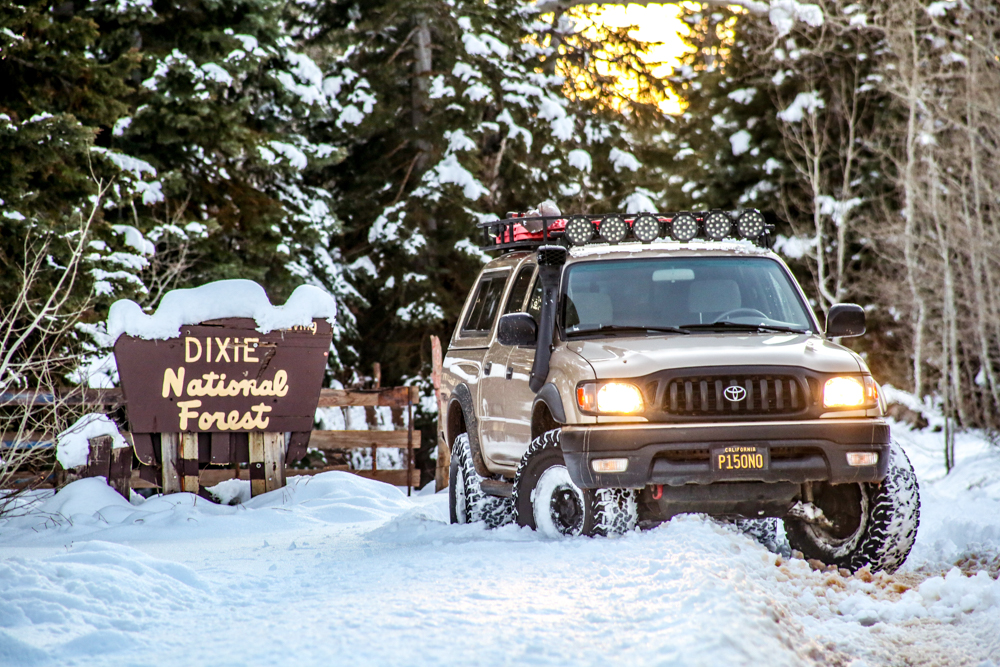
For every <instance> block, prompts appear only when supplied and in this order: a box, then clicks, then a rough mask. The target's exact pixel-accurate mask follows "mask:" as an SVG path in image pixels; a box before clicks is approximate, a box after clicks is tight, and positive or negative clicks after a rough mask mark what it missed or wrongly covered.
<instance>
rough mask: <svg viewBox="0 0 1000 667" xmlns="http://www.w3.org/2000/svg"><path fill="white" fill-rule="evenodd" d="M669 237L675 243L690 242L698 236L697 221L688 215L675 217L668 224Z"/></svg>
mask: <svg viewBox="0 0 1000 667" xmlns="http://www.w3.org/2000/svg"><path fill="white" fill-rule="evenodd" d="M670 235H671V236H672V237H673V238H674V240H675V241H681V242H684V243H686V242H687V241H690V240H691V239H693V238H694V237H696V236H698V219H697V218H695V217H694V216H693V215H691V214H690V213H681V214H680V215H677V216H675V217H674V219H673V220H672V221H671V222H670Z"/></svg>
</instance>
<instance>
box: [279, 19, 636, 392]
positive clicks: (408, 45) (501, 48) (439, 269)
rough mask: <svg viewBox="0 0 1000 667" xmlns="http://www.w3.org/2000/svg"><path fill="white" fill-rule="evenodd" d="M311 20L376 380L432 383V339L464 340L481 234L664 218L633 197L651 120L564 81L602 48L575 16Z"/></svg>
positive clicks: (300, 24)
mask: <svg viewBox="0 0 1000 667" xmlns="http://www.w3.org/2000/svg"><path fill="white" fill-rule="evenodd" d="M296 9H297V23H296V30H297V34H296V37H297V38H299V39H302V40H304V41H305V43H306V44H307V45H308V50H309V53H311V54H313V55H314V57H315V58H316V59H317V61H318V62H319V63H320V65H321V67H322V69H323V71H324V77H325V78H324V84H323V85H324V89H325V90H326V91H327V92H329V93H330V94H331V95H332V96H334V97H335V99H336V101H337V104H336V105H335V108H337V109H339V115H336V117H335V118H333V120H332V122H331V123H330V124H329V126H328V127H327V128H326V129H327V134H325V135H322V134H321V135H318V136H317V138H316V140H317V141H325V142H329V143H331V144H335V145H338V146H343V147H344V148H345V150H346V158H345V159H344V161H343V162H340V163H339V164H337V165H333V166H331V167H330V168H329V169H328V170H327V172H326V174H327V176H326V177H327V178H328V181H327V182H330V183H332V184H333V185H332V188H333V193H334V199H335V203H334V208H335V211H336V213H337V215H338V217H339V218H340V219H341V220H343V221H344V225H345V229H346V236H345V240H346V252H347V256H348V258H349V260H350V262H351V263H350V267H351V271H352V278H353V280H354V281H355V282H356V284H358V286H359V289H360V291H361V292H362V294H363V296H364V297H365V299H366V301H367V303H368V306H367V307H365V308H360V309H358V311H357V313H358V330H359V334H360V335H359V351H360V353H361V365H362V366H363V367H365V368H367V367H370V364H371V363H372V362H375V361H378V362H380V363H382V368H383V369H385V370H386V376H385V379H386V380H387V381H390V382H395V381H398V380H400V379H401V378H402V377H403V376H412V375H414V374H416V373H418V372H420V371H421V370H422V366H423V363H424V362H425V361H426V359H423V358H422V353H425V352H426V350H425V349H424V348H426V347H427V337H428V335H429V334H432V333H434V334H438V335H447V334H448V333H450V330H451V327H452V326H454V324H455V321H456V319H457V316H458V311H459V309H460V308H461V305H462V302H463V300H464V298H465V296H466V294H467V293H468V290H469V288H470V287H471V281H472V280H473V278H474V277H475V275H476V272H477V270H478V267H479V266H481V262H482V257H481V254H480V253H479V252H478V250H477V249H476V246H478V245H479V244H480V243H481V241H482V237H481V236H480V235H479V233H478V230H476V228H475V224H476V223H477V222H478V221H480V220H482V219H486V218H490V217H493V216H494V215H500V216H502V215H504V214H505V213H506V212H507V211H511V210H527V209H530V208H533V207H534V206H536V205H537V204H538V203H540V202H541V201H543V200H546V199H554V200H555V201H556V202H558V203H559V204H560V205H562V206H563V209H564V210H584V209H593V208H601V209H616V208H622V207H626V206H633V207H636V208H651V207H654V206H655V203H654V202H652V201H650V198H649V197H646V196H643V195H642V194H641V193H640V196H639V197H638V199H637V198H636V188H635V186H634V182H635V181H636V179H639V180H640V182H641V179H642V178H643V175H642V173H643V169H644V167H643V166H642V165H641V163H640V162H639V160H638V159H637V158H636V157H635V149H634V148H633V147H632V146H631V144H630V141H631V136H632V135H631V134H630V133H629V129H630V124H631V123H635V122H636V118H637V117H638V116H639V115H640V114H638V113H636V112H635V110H630V111H629V112H628V113H622V112H621V110H620V109H619V108H618V107H615V106H613V105H611V104H609V103H608V100H607V99H606V95H604V91H605V90H606V89H607V87H608V86H609V85H610V83H609V81H608V80H607V78H608V77H604V78H603V79H600V80H599V81H598V82H599V84H600V85H598V86H591V89H593V90H595V91H596V93H597V94H596V95H593V96H588V95H580V94H577V95H571V96H570V97H567V95H566V94H565V93H566V92H571V93H572V92H573V91H572V88H573V87H572V86H569V87H568V88H569V90H567V81H566V78H565V75H566V74H568V73H573V72H574V69H573V68H574V67H576V68H577V69H576V71H577V72H579V71H580V69H579V68H580V65H579V63H585V62H586V58H585V55H584V51H585V50H586V49H591V50H594V49H597V48H599V47H600V45H599V44H598V43H597V41H596V40H590V41H589V42H587V41H585V40H582V39H579V38H578V37H579V36H578V35H576V33H577V32H578V31H577V29H576V28H575V26H574V25H573V23H572V18H571V17H568V16H563V15H559V16H552V15H548V16H538V15H536V14H534V13H533V10H531V8H529V7H526V6H525V5H524V4H523V3H520V2H514V1H513V0H499V1H490V2H485V3H484V2H480V1H478V0H476V1H472V0H464V1H463V0H459V1H456V2H443V1H438V0H412V1H410V2H402V3H400V2H391V3H390V2H369V3H364V4H363V5H362V4H359V3H355V2H337V1H330V2H325V3H318V4H315V5H314V4H313V3H306V2H302V3H299V4H298V5H297V7H296ZM620 33H621V34H624V35H625V37H627V31H620ZM621 34H616V35H615V39H619V40H620V39H623V38H622V36H621ZM567 44H569V47H567V46H566V45H567ZM633 50H634V49H633ZM564 56H565V57H566V59H565V60H561V59H562V58H563V57H564ZM586 66H587V67H591V68H592V67H593V66H594V65H593V60H591V61H590V62H589V63H587V64H586ZM621 66H622V67H631V66H634V67H639V68H645V69H647V70H648V69H649V68H650V67H651V66H647V65H645V64H643V65H641V66H640V65H636V64H635V63H632V64H629V63H627V62H623V63H622V65H621ZM587 71H589V70H587ZM598 79H599V78H597V77H595V80H598Z"/></svg>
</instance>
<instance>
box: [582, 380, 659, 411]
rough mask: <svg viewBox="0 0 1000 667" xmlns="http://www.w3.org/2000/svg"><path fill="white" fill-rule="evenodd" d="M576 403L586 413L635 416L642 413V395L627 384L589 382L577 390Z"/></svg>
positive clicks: (637, 389) (634, 387) (636, 388)
mask: <svg viewBox="0 0 1000 667" xmlns="http://www.w3.org/2000/svg"><path fill="white" fill-rule="evenodd" d="M576 402H577V404H578V405H579V406H580V409H581V410H583V411H584V412H603V413H607V414H617V415H621V414H626V415H628V414H635V413H637V412H642V410H643V402H642V393H641V392H640V391H639V388H638V387H636V386H635V385H634V384H629V383H627V382H605V383H603V384H601V385H598V384H597V383H596V382H587V383H585V384H581V385H580V386H579V387H577V388H576Z"/></svg>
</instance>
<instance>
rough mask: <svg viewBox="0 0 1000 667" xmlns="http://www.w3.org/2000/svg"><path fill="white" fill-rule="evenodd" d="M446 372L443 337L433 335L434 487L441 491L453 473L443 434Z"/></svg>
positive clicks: (449, 452) (449, 453) (446, 485)
mask: <svg viewBox="0 0 1000 667" xmlns="http://www.w3.org/2000/svg"><path fill="white" fill-rule="evenodd" d="M443 372H444V362H443V357H442V354H441V339H440V338H438V337H437V336H431V382H432V383H433V384H434V397H435V398H436V399H437V408H438V417H437V429H436V433H437V438H436V440H437V469H436V470H435V471H434V489H435V490H436V491H440V490H441V489H445V488H447V487H448V478H449V475H450V473H451V470H450V466H451V449H450V448H449V447H448V443H447V441H446V440H445V439H444V436H443V435H442V434H443V433H444V424H445V412H444V402H443V401H442V400H441V377H442V374H443Z"/></svg>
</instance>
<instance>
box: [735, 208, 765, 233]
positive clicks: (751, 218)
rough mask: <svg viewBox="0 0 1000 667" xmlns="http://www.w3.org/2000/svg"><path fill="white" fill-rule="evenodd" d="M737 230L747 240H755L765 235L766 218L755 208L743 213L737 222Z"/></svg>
mask: <svg viewBox="0 0 1000 667" xmlns="http://www.w3.org/2000/svg"><path fill="white" fill-rule="evenodd" d="M736 229H737V230H739V232H740V236H742V237H743V238H745V239H755V238H757V237H758V236H760V235H761V234H763V233H764V216H763V215H762V214H761V212H760V211H758V210H757V209H755V208H751V209H749V210H747V211H743V213H741V214H740V217H739V218H737V220H736Z"/></svg>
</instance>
